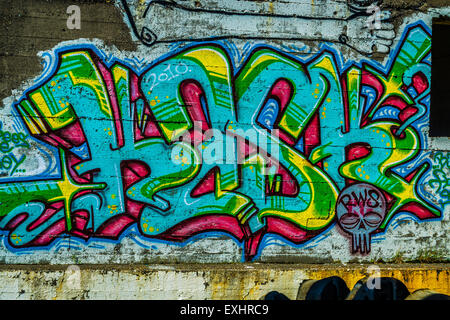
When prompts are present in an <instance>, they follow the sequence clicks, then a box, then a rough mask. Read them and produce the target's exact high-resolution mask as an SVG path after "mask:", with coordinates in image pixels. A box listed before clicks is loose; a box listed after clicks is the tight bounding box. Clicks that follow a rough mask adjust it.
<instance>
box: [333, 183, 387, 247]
mask: <svg viewBox="0 0 450 320" xmlns="http://www.w3.org/2000/svg"><path fill="white" fill-rule="evenodd" d="M336 214H337V218H338V224H339V226H340V227H341V228H342V229H343V230H344V231H345V232H347V233H349V234H351V235H352V252H357V251H358V250H359V251H360V252H361V253H365V252H366V253H368V252H370V241H371V234H373V232H374V231H375V230H377V228H378V227H379V226H380V225H381V223H382V222H383V220H384V218H385V216H386V198H385V197H384V195H383V193H382V192H380V191H379V190H378V189H377V188H375V187H374V186H372V185H370V184H366V183H357V184H353V185H350V186H348V187H346V188H345V189H343V190H342V192H341V194H340V196H339V198H338V201H337V205H336Z"/></svg>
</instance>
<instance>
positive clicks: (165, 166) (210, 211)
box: [0, 23, 448, 260]
mask: <svg viewBox="0 0 450 320" xmlns="http://www.w3.org/2000/svg"><path fill="white" fill-rule="evenodd" d="M430 48H431V37H430V33H429V31H428V29H427V27H426V26H425V25H424V24H422V23H417V24H415V25H412V26H410V27H409V28H408V29H407V30H406V31H405V32H404V35H403V37H402V39H401V41H400V42H399V43H398V46H397V49H396V50H395V51H393V52H392V53H391V56H390V58H389V62H388V63H387V64H386V65H385V66H382V65H380V64H379V63H376V62H371V61H363V62H361V63H355V62H352V61H349V62H346V63H345V64H342V63H340V62H339V61H340V57H339V55H338V54H337V53H336V52H335V51H333V50H332V49H330V48H325V49H323V50H321V51H320V52H319V53H317V54H316V55H315V56H314V57H313V58H311V59H307V60H306V61H303V60H301V59H299V58H297V57H295V56H291V55H288V54H286V53H284V52H281V51H279V50H277V49H276V48H273V47H269V46H260V45H258V46H255V47H254V48H253V50H252V51H251V52H250V53H249V54H248V55H247V57H246V59H245V62H244V63H243V64H242V65H241V66H239V67H236V66H235V65H234V64H233V62H232V59H230V56H229V52H228V51H227V49H226V47H225V46H223V45H222V43H221V42H208V43H201V44H196V45H191V46H187V47H184V48H181V49H178V50H177V51H175V52H172V53H170V54H169V55H167V56H165V57H163V58H161V59H159V60H157V61H155V62H154V63H153V64H151V65H150V66H147V67H145V68H144V69H143V70H140V69H138V68H133V67H131V66H130V65H128V64H127V63H126V62H125V61H120V60H117V59H114V60H113V61H112V62H111V61H106V60H105V59H103V58H102V55H101V54H99V51H98V50H97V49H95V48H92V47H89V48H87V47H86V48H63V49H60V50H58V51H57V54H58V55H57V61H55V62H54V66H55V67H54V69H53V72H52V73H51V74H49V75H47V76H46V77H45V79H43V80H42V81H41V82H40V83H39V84H38V85H36V86H34V87H32V88H29V89H28V90H27V91H26V92H25V94H24V96H23V98H22V99H21V100H20V101H18V102H17V103H16V104H15V105H14V112H16V113H17V118H18V119H20V120H21V121H22V122H23V124H24V126H25V127H26V128H27V131H28V132H25V133H22V132H10V131H8V130H7V129H5V128H4V127H1V126H0V129H1V131H0V132H1V133H0V134H1V136H0V138H1V140H0V141H1V145H0V152H1V156H2V158H1V162H0V174H2V177H3V175H7V176H8V178H9V179H8V180H0V216H1V220H0V229H1V230H2V232H3V233H4V234H5V235H7V237H6V238H5V242H6V245H7V247H8V248H9V249H10V250H12V251H20V250H21V249H23V248H28V249H30V248H35V249H40V248H48V247H49V246H51V245H52V243H54V242H55V240H56V239H57V238H58V237H61V236H62V235H66V236H70V237H76V238H79V239H84V240H85V241H88V240H89V239H92V238H95V239H109V240H115V241H120V236H121V235H122V234H123V233H124V232H125V231H126V230H127V229H129V228H130V227H132V226H137V228H138V230H139V233H140V234H141V235H142V236H144V237H147V238H149V239H159V240H164V241H167V242H169V243H184V242H186V241H187V240H188V239H190V238H192V237H193V236H195V235H199V234H206V233H208V232H213V231H220V232H222V233H225V234H228V235H229V236H230V237H232V238H234V239H235V240H236V241H238V242H240V243H242V244H243V248H244V253H245V259H246V260H251V259H253V258H254V257H255V256H257V254H258V252H260V251H261V250H262V249H264V248H263V247H264V246H263V245H261V244H262V243H263V241H262V240H263V238H264V237H265V235H267V234H275V235H278V236H280V237H282V238H283V239H285V241H287V242H288V243H291V244H294V245H295V244H302V243H306V242H307V241H309V240H311V239H314V238H316V237H317V236H318V235H320V234H321V233H323V232H324V231H326V230H328V229H329V228H330V227H333V226H335V227H336V228H340V229H341V230H342V232H343V234H344V235H346V236H348V238H349V241H350V250H351V251H352V252H353V253H357V252H359V253H367V252H370V250H371V236H373V235H374V234H377V233H382V232H384V231H385V230H386V229H387V228H388V226H389V222H390V221H391V220H392V219H393V217H394V216H395V215H396V214H397V213H399V212H409V213H411V214H413V215H415V216H416V217H417V218H418V219H420V220H425V219H431V218H437V217H440V216H441V214H442V211H443V210H442V208H443V205H444V204H445V203H447V202H448V192H447V191H448V190H446V189H448V188H447V187H448V178H444V177H446V176H445V174H444V175H442V174H441V173H440V172H443V171H442V170H443V168H442V167H438V166H448V163H447V158H446V157H444V155H443V154H441V156H440V158H438V156H437V155H436V157H435V158H434V161H435V163H433V162H430V161H428V160H427V159H426V158H424V157H423V152H422V150H423V147H424V144H425V143H426V142H425V140H426V139H425V136H424V133H423V130H422V129H423V127H424V126H425V125H426V121H427V120H426V116H427V114H428V111H429V93H430ZM30 141H39V143H40V144H41V145H42V146H43V147H42V148H44V146H45V148H46V150H50V149H52V150H54V152H55V154H57V157H56V159H57V164H54V163H52V164H48V166H52V167H55V166H56V167H57V168H59V175H58V176H57V177H53V176H52V177H45V176H42V175H36V178H35V179H33V177H32V176H31V178H30V176H28V179H26V180H24V179H21V178H20V177H18V178H15V177H17V171H19V170H21V163H22V162H23V157H25V155H26V154H27V152H26V151H27V150H28V149H29V148H30V143H31V142H30ZM13 150H15V151H16V154H13V153H12V152H13ZM17 152H20V153H21V154H22V156H20V155H17ZM411 163H415V165H414V166H413V168H412V169H406V168H407V166H408V165H410V164H411ZM436 163H437V164H436ZM409 167H410V166H409ZM409 167H408V168H409ZM429 174H433V175H434V176H435V179H433V180H430V181H429V184H430V187H432V188H435V189H438V190H437V193H438V194H440V195H441V196H442V197H447V198H446V199H447V200H445V203H442V206H441V207H437V206H435V205H434V204H433V203H432V202H430V201H428V200H426V198H425V197H424V195H423V194H422V192H421V191H420V188H418V185H419V184H420V183H421V182H420V181H421V179H423V177H424V176H425V175H429ZM442 179H444V180H445V179H447V180H445V181H444V180H442ZM445 192H447V193H445Z"/></svg>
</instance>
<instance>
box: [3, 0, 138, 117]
mask: <svg viewBox="0 0 450 320" xmlns="http://www.w3.org/2000/svg"><path fill="white" fill-rule="evenodd" d="M76 2H77V3H76V5H78V6H79V7H80V9H81V14H82V17H83V25H82V28H81V29H79V30H77V29H72V30H71V29H68V28H67V25H66V22H67V16H68V15H67V13H66V10H67V7H68V6H70V5H72V4H75V3H74V1H66V0H53V1H45V0H33V1H29V0H1V1H0V30H1V32H0V43H1V48H0V66H1V72H0V100H3V99H4V98H6V97H7V96H9V95H10V94H11V90H13V89H15V88H17V87H18V86H19V85H20V84H21V83H22V82H23V81H25V80H27V79H29V78H31V77H34V76H36V75H38V74H39V73H40V72H41V71H42V66H41V63H40V59H39V57H38V56H37V53H38V52H39V51H46V50H50V49H51V48H53V47H54V46H55V45H57V44H58V43H60V42H62V41H68V40H74V39H80V38H86V39H101V40H102V41H104V42H105V44H108V45H114V46H116V47H117V48H118V49H119V50H131V51H132V50H134V49H135V48H136V47H135V44H134V43H133V42H132V41H131V35H130V33H129V31H128V28H127V26H126V24H125V23H124V22H123V19H122V17H121V15H120V12H119V11H118V10H116V8H115V7H114V6H113V5H112V4H111V3H108V2H110V1H102V0H97V1H76ZM2 107H3V105H0V109H1V108H2Z"/></svg>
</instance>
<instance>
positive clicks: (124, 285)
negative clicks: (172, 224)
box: [0, 263, 450, 300]
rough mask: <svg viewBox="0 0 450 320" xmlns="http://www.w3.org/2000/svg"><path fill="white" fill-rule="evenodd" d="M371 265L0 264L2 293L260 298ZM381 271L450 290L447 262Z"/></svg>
mask: <svg viewBox="0 0 450 320" xmlns="http://www.w3.org/2000/svg"><path fill="white" fill-rule="evenodd" d="M368 266H369V265H283V264H257V263H252V264H221V265H205V264H189V265H153V266H145V265H135V266H129V265H79V266H67V265H1V266H0V281H1V283H2V290H1V293H0V299H171V300H176V299H198V300H203V299H223V300H231V299H234V300H245V299H250V300H253V299H260V298H261V297H263V296H264V295H265V294H267V293H268V292H270V291H273V290H276V291H278V292H281V293H283V294H285V295H286V296H287V297H288V298H290V299H295V298H296V296H297V291H298V288H299V286H300V284H301V283H302V282H303V281H304V280H307V279H323V278H326V277H329V276H339V277H341V278H342V279H343V280H344V281H345V282H346V283H347V286H348V287H349V288H350V289H351V288H353V286H354V285H355V284H356V282H357V281H358V280H360V279H362V278H364V277H367V276H370V275H372V276H374V274H373V272H372V273H370V272H369V271H368ZM377 266H378V267H379V268H380V269H379V274H377V276H380V277H393V278H396V279H398V280H401V281H402V282H403V283H404V284H405V285H406V286H407V288H408V290H409V291H410V292H411V293H412V292H414V291H416V290H419V289H429V290H433V291H435V292H438V293H443V294H447V295H448V294H450V278H449V274H450V264H420V265H413V264H405V265H392V264H391V265H377Z"/></svg>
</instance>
